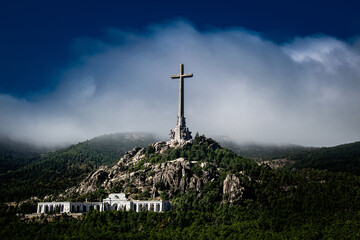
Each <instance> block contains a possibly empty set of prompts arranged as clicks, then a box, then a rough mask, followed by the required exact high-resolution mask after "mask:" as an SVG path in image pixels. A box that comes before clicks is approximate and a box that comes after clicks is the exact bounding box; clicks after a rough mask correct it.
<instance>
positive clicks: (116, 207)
mask: <svg viewBox="0 0 360 240" xmlns="http://www.w3.org/2000/svg"><path fill="white" fill-rule="evenodd" d="M113 209H114V210H115V211H117V210H118V205H117V204H116V203H115V204H114V205H113Z"/></svg>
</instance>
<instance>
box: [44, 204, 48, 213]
mask: <svg viewBox="0 0 360 240" xmlns="http://www.w3.org/2000/svg"><path fill="white" fill-rule="evenodd" d="M47 212H49V206H48V205H45V207H44V213H47Z"/></svg>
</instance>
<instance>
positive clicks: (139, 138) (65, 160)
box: [0, 133, 156, 201]
mask: <svg viewBox="0 0 360 240" xmlns="http://www.w3.org/2000/svg"><path fill="white" fill-rule="evenodd" d="M154 141H156V139H155V137H154V136H153V135H150V134H145V133H119V134H110V135H104V136H100V137H96V138H93V139H91V140H88V141H85V142H82V143H79V144H75V145H71V146H70V147H67V148H64V149H61V150H58V151H55V152H50V153H43V154H39V153H36V152H34V153H28V152H26V151H18V152H17V155H14V154H13V155H10V156H14V158H15V161H14V162H17V163H18V164H17V166H19V167H18V168H14V167H12V168H10V169H13V170H9V167H7V172H5V171H1V172H3V173H2V174H1V175H0V182H1V189H0V196H1V201H20V200H24V199H27V198H29V197H31V196H38V197H44V196H45V195H48V194H53V193H59V192H61V191H63V190H65V189H66V188H69V187H71V186H73V185H75V184H77V183H79V182H80V181H81V180H83V179H84V178H85V177H86V176H87V174H89V173H90V172H91V171H94V170H95V169H97V168H98V167H99V166H101V165H112V164H114V163H116V162H117V161H118V160H119V159H120V157H121V156H122V155H123V154H124V153H125V152H126V151H128V150H129V149H132V148H134V147H135V146H146V145H148V144H149V143H152V142H154ZM20 150H21V149H20ZM8 152H10V154H11V151H8ZM3 156H5V157H4V158H3V161H2V162H9V161H13V159H12V158H8V157H6V156H7V155H6V154H5V155H3ZM1 166H4V165H1ZM34 186H36V187H34Z"/></svg>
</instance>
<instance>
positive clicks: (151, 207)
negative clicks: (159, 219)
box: [150, 203, 154, 212]
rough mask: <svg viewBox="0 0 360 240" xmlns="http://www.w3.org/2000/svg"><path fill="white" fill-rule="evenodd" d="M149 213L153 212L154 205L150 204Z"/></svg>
mask: <svg viewBox="0 0 360 240" xmlns="http://www.w3.org/2000/svg"><path fill="white" fill-rule="evenodd" d="M150 211H152V212H153V211H154V204H153V203H150Z"/></svg>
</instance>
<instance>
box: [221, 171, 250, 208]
mask: <svg viewBox="0 0 360 240" xmlns="http://www.w3.org/2000/svg"><path fill="white" fill-rule="evenodd" d="M244 191H245V187H244V186H242V185H241V181H240V179H239V178H238V177H237V176H236V175H235V174H232V173H230V174H228V175H227V176H226V178H225V180H224V185H223V194H224V196H225V198H226V199H225V201H229V202H230V203H234V202H238V201H240V200H241V199H242V197H243V194H244Z"/></svg>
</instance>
